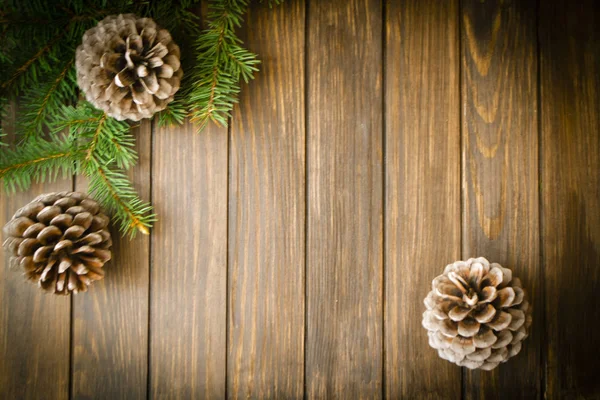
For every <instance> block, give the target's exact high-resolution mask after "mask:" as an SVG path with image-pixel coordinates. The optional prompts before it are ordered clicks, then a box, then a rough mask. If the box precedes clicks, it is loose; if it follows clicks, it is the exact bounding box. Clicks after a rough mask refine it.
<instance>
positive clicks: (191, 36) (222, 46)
mask: <svg viewBox="0 0 600 400" xmlns="http://www.w3.org/2000/svg"><path fill="white" fill-rule="evenodd" d="M281 2H282V0H268V5H269V6H273V5H276V4H279V3H281ZM199 3H200V0H161V1H153V0H110V1H109V0H33V1H21V0H4V1H2V2H0V121H5V120H6V118H7V115H6V111H7V107H8V106H9V104H11V103H13V104H17V111H18V112H17V117H16V121H15V122H16V123H15V135H14V136H15V139H16V140H14V141H13V142H15V143H16V146H15V145H14V143H13V145H12V146H9V147H3V149H2V151H0V180H2V181H3V185H4V186H5V188H6V189H7V190H8V191H11V192H12V191H15V190H17V189H18V190H26V189H27V188H28V187H29V186H30V185H31V183H32V182H36V181H45V180H52V179H55V178H56V177H57V176H58V175H59V174H61V173H62V175H65V176H68V175H73V174H79V175H83V176H87V177H88V178H89V191H90V192H91V194H92V195H93V196H94V197H95V198H97V199H98V200H99V201H100V202H101V203H102V204H103V205H104V207H105V208H106V209H107V210H108V211H109V212H112V213H113V216H114V218H115V221H116V222H117V223H118V224H119V225H120V228H121V230H122V232H123V233H124V234H129V235H133V234H135V232H137V231H139V232H143V233H147V232H148V230H149V228H150V227H151V225H152V223H153V222H154V221H155V220H156V217H155V215H154V214H153V213H152V208H151V206H150V205H149V204H148V203H147V202H144V201H142V200H140V199H139V197H138V195H137V194H136V192H135V190H134V188H133V186H132V184H131V182H130V181H129V179H128V178H127V175H126V173H125V171H126V170H127V169H129V168H131V167H132V166H134V165H135V163H136V161H137V154H136V152H135V149H134V144H135V137H134V136H133V135H132V134H131V127H132V125H130V124H129V123H127V122H121V121H117V120H115V119H113V118H111V117H109V116H107V115H106V114H104V113H103V112H102V111H99V110H97V109H95V108H94V107H93V106H92V105H90V104H89V103H88V102H86V101H84V100H82V96H81V93H79V91H78V89H77V85H76V70H75V65H74V64H75V63H74V58H75V49H76V48H77V46H79V44H80V43H81V38H82V36H83V34H84V32H85V31H86V30H88V29H90V28H91V27H93V26H94V25H96V24H97V23H98V22H99V21H100V20H102V19H103V18H105V17H106V16H108V15H112V14H120V13H121V14H125V13H134V14H136V15H138V16H143V17H150V18H153V19H154V20H156V22H157V23H158V24H159V25H161V26H162V27H164V28H166V29H168V30H169V31H170V32H171V35H172V36H173V38H174V40H175V41H176V42H177V43H178V44H179V46H180V47H181V49H182V52H181V54H182V57H181V63H182V68H183V70H184V77H183V80H182V83H181V89H180V90H179V91H178V93H177V94H176V95H175V99H174V101H172V102H171V103H170V104H169V106H168V107H167V109H165V110H164V111H162V112H160V113H159V114H158V116H157V122H158V124H159V125H172V124H182V123H183V122H184V121H185V119H186V117H190V119H191V121H192V122H194V123H195V124H196V125H197V127H198V130H199V131H200V130H202V129H203V128H204V127H205V126H206V125H207V124H208V123H209V122H210V121H212V122H214V123H217V124H219V125H222V126H226V125H227V123H228V119H229V117H230V114H231V110H232V109H233V106H234V104H235V103H237V98H238V94H239V91H240V80H242V79H243V80H244V81H248V80H250V79H252V78H253V76H254V73H255V72H256V71H257V66H258V64H259V61H258V59H257V56H256V55H255V54H253V53H252V52H250V51H248V50H247V49H245V48H244V47H243V43H242V41H241V40H240V39H239V38H238V36H237V35H236V29H237V28H239V27H240V26H241V24H242V23H243V17H244V14H245V13H246V11H247V8H248V5H249V1H248V0H209V1H208V5H209V7H208V14H207V16H206V19H207V21H206V22H205V23H204V24H203V22H202V21H201V19H200V18H199V17H198V13H197V11H198V8H199ZM4 136H5V134H4V133H3V131H2V125H1V124H0V146H7V143H4V142H3V139H4ZM11 137H12V136H11Z"/></svg>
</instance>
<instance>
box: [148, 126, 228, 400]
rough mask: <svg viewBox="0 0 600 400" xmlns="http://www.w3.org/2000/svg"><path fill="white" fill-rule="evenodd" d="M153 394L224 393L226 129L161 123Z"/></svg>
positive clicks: (156, 153)
mask: <svg viewBox="0 0 600 400" xmlns="http://www.w3.org/2000/svg"><path fill="white" fill-rule="evenodd" d="M152 165H153V168H152V174H153V182H152V199H153V202H154V206H155V209H156V211H157V213H158V216H159V218H160V221H159V222H158V223H157V224H156V226H155V228H154V229H153V232H152V238H151V243H152V252H151V253H152V255H151V257H152V265H151V273H150V279H151V284H150V308H151V311H150V370H149V379H150V396H151V398H155V399H163V398H165V399H166V398H169V399H184V398H185V399H187V398H190V399H197V398H204V399H213V398H219V399H220V398H223V397H224V395H225V362H226V315H227V310H226V284H227V282H226V281H227V280H226V278H227V131H226V130H225V129H217V128H214V127H213V126H210V127H209V128H207V129H206V130H204V131H203V132H202V133H200V134H198V133H197V132H196V128H195V127H194V126H192V125H191V124H189V123H186V124H185V125H184V126H183V127H177V128H156V129H155V135H154V146H153V155H152Z"/></svg>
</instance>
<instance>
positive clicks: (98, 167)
mask: <svg viewBox="0 0 600 400" xmlns="http://www.w3.org/2000/svg"><path fill="white" fill-rule="evenodd" d="M109 164H110V162H106V160H93V161H92V162H90V163H88V164H87V165H86V167H85V168H84V170H85V174H86V175H87V176H88V177H89V178H90V184H89V187H90V192H92V194H93V195H94V197H95V198H96V199H98V200H99V201H100V202H101V203H102V204H103V205H104V206H105V207H106V208H107V210H108V211H109V212H111V213H112V214H113V218H114V219H116V222H117V223H119V225H120V229H121V232H122V233H123V234H124V235H126V234H128V235H129V236H130V237H133V236H135V233H136V232H137V231H139V232H141V233H143V234H145V235H147V234H149V228H150V227H151V226H152V223H153V222H154V221H156V215H154V214H152V213H151V211H152V207H151V206H150V204H148V203H145V202H143V201H141V200H139V198H138V196H137V193H136V192H135V190H134V189H133V187H132V186H131V183H130V182H129V179H127V177H126V176H125V175H124V174H123V173H122V172H118V171H113V170H111V169H109V168H108V167H107V165H109Z"/></svg>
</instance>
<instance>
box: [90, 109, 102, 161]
mask: <svg viewBox="0 0 600 400" xmlns="http://www.w3.org/2000/svg"><path fill="white" fill-rule="evenodd" d="M104 121H106V114H102V118H100V120H99V121H98V127H97V128H96V132H94V136H93V137H92V140H91V141H90V147H88V149H87V155H86V156H85V160H86V161H90V159H91V158H92V155H93V153H94V150H95V149H96V145H97V144H98V137H99V136H100V132H101V131H102V126H103V125H104Z"/></svg>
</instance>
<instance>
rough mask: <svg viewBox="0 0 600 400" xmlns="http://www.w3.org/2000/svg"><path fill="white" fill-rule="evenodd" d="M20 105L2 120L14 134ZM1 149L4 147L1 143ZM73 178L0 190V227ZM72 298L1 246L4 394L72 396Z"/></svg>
mask: <svg viewBox="0 0 600 400" xmlns="http://www.w3.org/2000/svg"><path fill="white" fill-rule="evenodd" d="M15 116H16V107H10V108H9V110H8V118H7V120H5V121H3V125H4V127H5V130H6V133H8V134H9V135H8V137H7V138H6V139H8V140H9V141H10V140H11V137H13V138H14V136H13V134H14V129H15V128H14V121H15ZM0 151H4V150H3V148H2V149H0ZM72 186H73V181H72V180H71V179H65V180H59V181H57V182H54V183H45V184H34V185H32V187H31V188H30V189H29V190H27V191H25V192H18V193H16V194H7V193H6V192H5V191H4V189H3V188H2V190H0V229H1V227H3V226H4V225H5V224H6V222H8V221H9V220H10V218H12V216H13V215H14V213H15V212H16V211H17V210H18V209H19V208H20V207H22V206H24V205H25V204H27V203H29V202H30V201H31V200H33V199H34V198H35V197H36V196H38V195H39V194H42V193H48V192H56V191H61V190H71V188H72ZM70 313H71V300H70V298H69V297H66V296H54V295H51V294H46V293H44V292H42V291H41V290H40V289H38V288H37V286H36V285H33V284H31V283H29V282H26V281H25V279H24V278H23V276H22V273H21V271H20V270H18V269H14V270H13V269H12V268H9V263H8V255H7V254H5V252H4V250H3V249H2V248H1V246H0V354H1V356H0V398H2V399H37V398H40V396H43V398H45V399H68V398H69V358H70V345H69V341H70V320H71V317H70Z"/></svg>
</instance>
